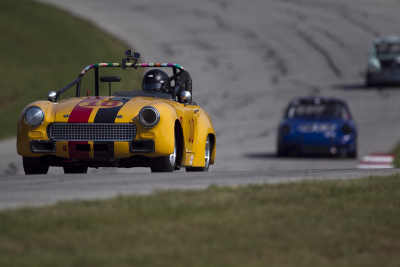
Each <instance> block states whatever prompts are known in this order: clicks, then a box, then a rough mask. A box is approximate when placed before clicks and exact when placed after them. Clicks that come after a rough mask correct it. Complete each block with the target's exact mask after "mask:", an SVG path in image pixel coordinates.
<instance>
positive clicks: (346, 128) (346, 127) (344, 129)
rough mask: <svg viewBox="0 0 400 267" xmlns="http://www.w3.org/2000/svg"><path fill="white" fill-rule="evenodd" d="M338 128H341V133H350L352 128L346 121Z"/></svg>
mask: <svg viewBox="0 0 400 267" xmlns="http://www.w3.org/2000/svg"><path fill="white" fill-rule="evenodd" d="M340 130H341V131H342V133H344V134H351V133H352V132H353V128H351V126H350V125H348V124H347V123H346V124H344V125H343V126H342V128H341V129H340Z"/></svg>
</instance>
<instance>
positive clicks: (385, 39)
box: [374, 35, 400, 44]
mask: <svg viewBox="0 0 400 267" xmlns="http://www.w3.org/2000/svg"><path fill="white" fill-rule="evenodd" d="M374 43H375V44H380V43H400V36H399V35H388V36H380V37H377V38H375V39H374Z"/></svg>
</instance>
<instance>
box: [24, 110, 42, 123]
mask: <svg viewBox="0 0 400 267" xmlns="http://www.w3.org/2000/svg"><path fill="white" fill-rule="evenodd" d="M43 121H44V111H43V109H41V108H39V107H36V106H33V107H30V108H28V109H27V110H26V111H25V122H26V123H27V124H28V125H29V126H32V127H36V126H39V125H40V124H42V123H43Z"/></svg>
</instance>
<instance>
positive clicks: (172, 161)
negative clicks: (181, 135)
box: [150, 137, 176, 172]
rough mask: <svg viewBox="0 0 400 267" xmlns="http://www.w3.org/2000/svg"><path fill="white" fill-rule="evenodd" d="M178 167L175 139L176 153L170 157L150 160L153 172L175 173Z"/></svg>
mask: <svg viewBox="0 0 400 267" xmlns="http://www.w3.org/2000/svg"><path fill="white" fill-rule="evenodd" d="M175 166H176V138H175V137H174V152H172V154H171V155H168V156H162V157H156V158H150V169H151V172H173V171H174V169H175Z"/></svg>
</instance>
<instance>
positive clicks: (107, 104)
mask: <svg viewBox="0 0 400 267" xmlns="http://www.w3.org/2000/svg"><path fill="white" fill-rule="evenodd" d="M122 105H123V103H122V102H120V101H113V100H108V101H99V100H89V101H85V102H82V103H79V106H81V107H83V108H95V107H97V108H114V107H118V106H122Z"/></svg>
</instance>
